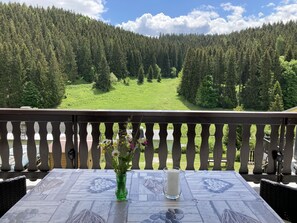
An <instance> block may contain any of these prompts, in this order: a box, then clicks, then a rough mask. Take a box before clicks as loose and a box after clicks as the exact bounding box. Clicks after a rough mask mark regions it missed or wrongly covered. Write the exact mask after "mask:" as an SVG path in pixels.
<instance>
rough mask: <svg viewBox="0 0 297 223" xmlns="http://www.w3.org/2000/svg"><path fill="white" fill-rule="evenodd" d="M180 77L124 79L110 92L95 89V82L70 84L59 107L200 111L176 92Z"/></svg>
mask: <svg viewBox="0 0 297 223" xmlns="http://www.w3.org/2000/svg"><path fill="white" fill-rule="evenodd" d="M178 83H179V79H178V78H175V79H163V80H162V81H161V83H158V82H157V81H155V80H154V81H153V82H152V83H149V82H147V81H145V82H144V83H143V84H142V85H138V84H137V80H130V82H129V86H127V85H125V84H123V83H122V82H117V83H116V84H114V85H113V89H112V90H111V91H109V92H106V93H102V92H100V91H98V90H96V89H93V88H92V87H93V84H77V85H68V86H67V87H66V97H65V99H63V100H62V103H61V104H60V106H59V107H58V108H59V109H92V110H97V109H103V110H106V109H108V110H117V109H119V110H198V109H199V107H197V106H194V105H193V104H191V103H188V102H186V101H185V100H183V98H182V97H180V96H179V95H178V94H177V90H176V89H177V86H178Z"/></svg>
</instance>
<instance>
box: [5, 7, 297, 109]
mask: <svg viewBox="0 0 297 223" xmlns="http://www.w3.org/2000/svg"><path fill="white" fill-rule="evenodd" d="M0 28H1V33H0V78H1V83H0V96H1V97H0V107H21V106H33V107H38V108H55V107H58V106H59V104H60V103H61V101H62V99H63V97H64V94H65V86H66V83H67V84H69V83H75V82H77V81H79V80H84V81H86V82H87V83H93V82H96V84H97V85H99V84H100V83H99V84H98V82H100V81H99V80H101V79H100V77H101V76H102V61H103V62H104V61H106V64H107V68H108V69H106V70H107V71H110V72H112V73H113V74H114V75H115V76H116V78H118V80H124V79H125V78H127V77H129V78H131V79H134V78H137V77H138V75H139V70H140V68H143V72H144V75H145V76H146V75H147V74H148V73H149V70H150V67H157V68H158V69H159V71H160V74H161V76H162V78H172V77H175V76H176V75H177V73H179V72H180V71H181V69H182V67H184V68H185V67H186V69H184V75H183V78H182V85H181V88H180V91H179V94H180V95H182V96H183V97H184V98H185V99H186V100H188V101H189V102H191V103H192V104H196V105H198V106H199V107H201V106H203V107H205V108H208V109H210V108H213V107H222V108H228V109H232V108H234V107H236V106H237V105H242V104H243V105H244V107H246V108H248V109H252V110H267V103H266V102H267V101H269V102H270V101H271V100H270V99H269V100H266V99H267V98H266V99H265V98H264V97H263V96H265V94H267V92H268V91H272V86H263V88H262V89H254V87H256V86H260V85H258V82H259V81H260V82H261V81H262V82H263V83H270V85H273V84H275V83H276V81H278V82H279V83H280V86H281V89H282V90H284V89H286V90H287V89H291V87H290V86H291V85H293V84H295V80H296V74H295V73H294V74H290V75H289V76H286V77H285V75H283V71H284V70H286V69H287V68H288V66H289V67H290V69H289V68H288V70H293V71H294V72H295V70H294V69H293V68H292V67H294V66H295V65H293V62H292V64H291V65H288V66H287V65H286V64H285V63H284V64H283V66H281V64H280V61H279V58H280V56H283V57H284V60H285V61H286V62H290V60H294V59H297V46H296V40H297V23H296V22H289V23H287V24H282V23H278V24H267V25H264V26H263V27H261V28H253V29H247V30H244V31H241V32H235V33H231V34H228V35H161V36H160V37H159V38H151V37H145V36H142V35H138V34H135V33H132V32H128V31H125V30H122V29H119V28H115V27H113V26H110V25H107V24H105V23H103V22H100V21H97V20H93V19H90V18H88V17H86V16H82V15H79V14H74V13H72V12H69V11H63V10H61V9H57V8H47V9H43V8H34V7H28V6H26V5H25V4H23V5H20V4H15V3H13V4H11V3H10V4H3V3H0ZM188 49H191V51H188ZM186 55H187V57H186ZM264 55H266V56H267V57H266V62H267V63H266V65H264V64H262V65H261V64H260V62H261V63H262V62H263V63H264ZM251 56H253V57H251ZM230 58H231V59H230ZM185 59H186V61H185ZM252 60H253V61H256V63H255V62H253V61H252ZM230 61H231V62H232V63H231V62H230ZM185 62H187V63H185ZM286 66H287V67H286ZM260 67H261V69H260ZM264 68H265V69H266V71H264V70H265V69H264ZM261 72H262V73H261ZM251 73H253V75H254V77H255V78H254V79H251V77H252V76H253V75H251ZM263 73H266V74H268V76H269V74H272V76H271V77H270V78H269V77H268V79H264V78H262V77H264V76H263V75H262V74H263ZM108 75H109V74H108ZM286 75H287V73H286ZM209 76H210V77H211V78H212V80H213V82H214V83H213V86H211V85H208V86H211V88H214V91H213V92H212V90H211V91H210V92H208V90H209V89H207V88H206V91H205V92H202V93H206V94H205V95H209V94H210V93H211V95H214V96H213V98H214V97H217V96H218V95H219V97H217V98H218V99H219V101H221V102H224V103H223V104H220V103H217V104H215V103H213V101H211V100H210V98H208V99H207V100H210V101H211V102H212V103H210V104H209V103H205V101H204V100H206V97H205V96H201V95H202V93H201V92H200V91H201V90H199V93H198V89H200V87H201V85H202V82H203V79H204V78H205V77H207V78H209ZM282 77H285V78H282ZM269 79H271V80H269ZM248 83H250V84H249V85H247V84H248ZM145 84H147V83H145ZM206 84H207V83H206ZM97 85H96V86H97ZM204 87H205V86H204ZM246 87H248V88H246ZM234 88H238V89H239V91H238V92H239V93H238V94H237V95H234V92H235V90H234ZM244 89H248V91H245V90H244ZM151 90H152V91H153V90H154V89H151ZM215 91H216V92H215ZM244 91H245V93H243V92H244ZM249 92H255V94H254V95H253V94H249ZM295 93H296V92H294V91H293V90H292V91H291V90H289V91H288V92H285V93H284V95H285V96H286V95H287V96H288V97H284V98H282V99H283V103H284V105H285V108H287V107H289V106H296V103H295V99H296V98H297V96H296V97H295ZM197 94H200V96H197ZM260 95H262V96H261V97H260ZM290 95H292V97H291V96H290ZM289 96H290V97H289ZM255 97H259V99H260V100H261V101H262V102H261V103H259V102H256V104H255V105H253V103H252V102H253V100H254V99H255ZM269 97H271V94H270V93H269ZM244 99H247V101H244ZM214 102H216V101H214ZM264 102H265V103H266V104H265V105H263V103H264ZM259 104H260V105H261V106H258V105H259ZM268 104H269V103H268Z"/></svg>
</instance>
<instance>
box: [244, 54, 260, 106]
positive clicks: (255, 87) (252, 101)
mask: <svg viewBox="0 0 297 223" xmlns="http://www.w3.org/2000/svg"><path fill="white" fill-rule="evenodd" d="M258 61H259V59H258V57H257V54H256V51H253V52H252V54H251V56H250V62H249V79H248V81H247V83H246V85H245V86H244V88H243V90H242V94H243V96H242V102H243V105H244V108H245V109H255V110H258V109H260V108H261V107H260V106H261V101H260V97H259V94H260V93H259V92H260V88H259V85H260V82H259V79H258V76H259V70H258Z"/></svg>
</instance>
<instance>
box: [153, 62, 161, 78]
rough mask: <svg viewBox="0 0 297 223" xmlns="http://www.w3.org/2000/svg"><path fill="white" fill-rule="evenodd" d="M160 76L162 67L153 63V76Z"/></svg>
mask: <svg viewBox="0 0 297 223" xmlns="http://www.w3.org/2000/svg"><path fill="white" fill-rule="evenodd" d="M158 77H161V68H160V67H159V66H158V64H156V63H155V64H154V65H153V78H154V79H158Z"/></svg>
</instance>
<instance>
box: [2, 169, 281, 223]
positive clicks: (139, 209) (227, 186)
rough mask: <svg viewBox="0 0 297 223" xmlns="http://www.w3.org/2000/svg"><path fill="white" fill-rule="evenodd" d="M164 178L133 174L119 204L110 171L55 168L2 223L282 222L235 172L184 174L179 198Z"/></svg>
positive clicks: (149, 173) (155, 173) (151, 173)
mask: <svg viewBox="0 0 297 223" xmlns="http://www.w3.org/2000/svg"><path fill="white" fill-rule="evenodd" d="M162 180H163V171H153V170H151V171H150V170H137V171H134V170H133V171H129V172H128V174H127V189H128V201H124V202H117V201H116V199H115V187H116V181H115V173H114V172H113V171H112V170H82V169H78V170H77V169H54V170H52V171H51V172H50V173H49V174H48V175H47V176H46V177H45V178H44V179H43V180H41V181H40V183H39V184H38V185H37V186H36V187H34V189H32V190H31V191H30V192H29V193H28V194H27V195H26V196H25V197H24V198H22V199H21V200H20V201H19V202H18V203H17V204H16V205H15V206H14V207H13V208H12V209H10V210H9V211H8V212H7V213H6V214H5V215H4V216H3V217H2V218H1V219H0V222H1V223H2V222H34V223H37V222H38V223H42V222H67V223H70V222H71V223H75V222H93V223H103V222H104V223H105V222H115V223H121V222H131V223H132V222H141V223H152V222H154V223H164V222H166V223H178V222H183V223H186V222H209V223H216V222H221V223H259V222H263V223H264V222H267V223H272V222H273V223H275V222H283V221H282V220H281V219H280V218H279V217H278V215H277V214H276V213H275V212H274V211H273V210H272V209H271V208H270V207H269V206H268V205H267V204H266V203H265V202H264V201H263V200H262V199H261V197H260V196H259V195H258V194H257V193H256V192H255V191H254V190H253V189H252V188H251V187H250V186H249V185H248V184H247V183H246V182H245V180H244V179H243V178H242V177H241V176H240V175H239V174H238V173H236V172H233V171H184V172H182V174H181V188H182V194H181V197H180V198H179V199H177V200H168V199H167V198H165V197H164V195H163V186H162Z"/></svg>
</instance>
